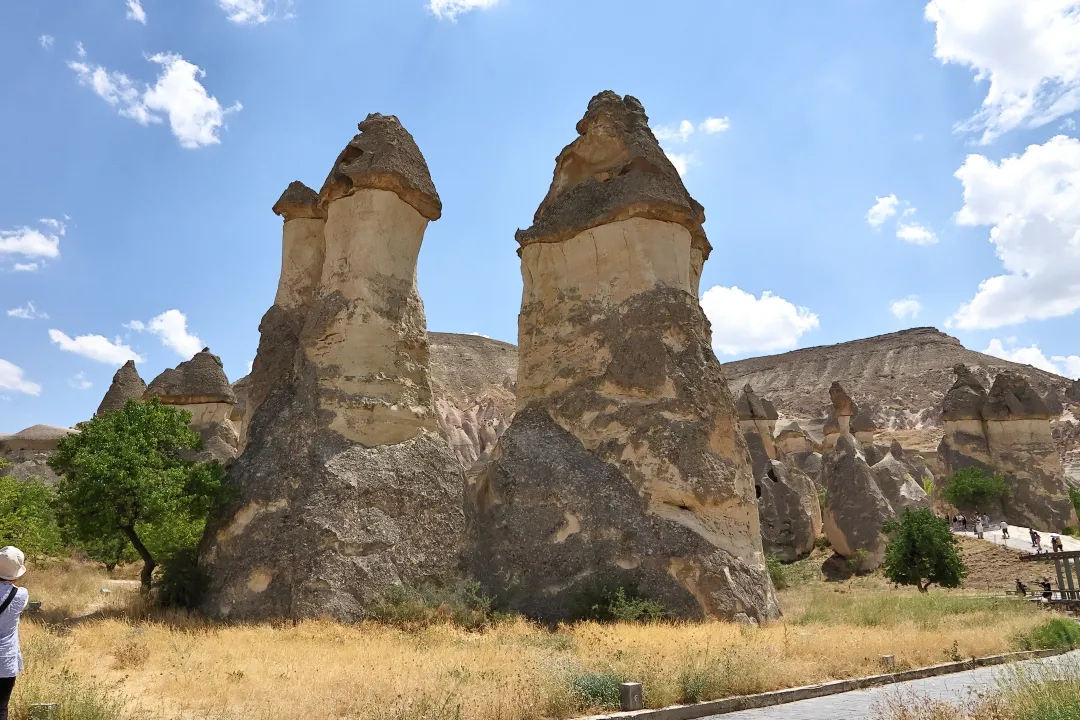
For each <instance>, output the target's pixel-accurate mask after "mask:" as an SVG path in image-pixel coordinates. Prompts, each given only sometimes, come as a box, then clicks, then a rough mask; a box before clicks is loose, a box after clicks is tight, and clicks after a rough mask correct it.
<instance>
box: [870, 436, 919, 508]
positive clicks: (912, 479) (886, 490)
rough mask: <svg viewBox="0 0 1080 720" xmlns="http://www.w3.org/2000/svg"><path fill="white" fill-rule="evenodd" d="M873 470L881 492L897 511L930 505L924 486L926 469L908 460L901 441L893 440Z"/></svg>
mask: <svg viewBox="0 0 1080 720" xmlns="http://www.w3.org/2000/svg"><path fill="white" fill-rule="evenodd" d="M871 471H872V472H873V474H874V480H876V481H877V485H878V488H880V489H881V493H882V494H883V495H884V496H885V499H886V500H888V501H889V504H890V505H892V508H893V510H895V511H896V512H897V513H902V512H903V511H904V510H918V509H920V508H928V507H930V496H929V495H927V494H926V490H925V489H924V488H923V477H924V471H923V470H921V469H920V468H919V467H918V466H917V465H916V464H913V463H911V462H909V461H908V460H907V458H906V457H905V455H904V449H903V448H902V447H901V446H900V443H898V442H893V444H892V446H891V447H890V448H889V451H888V452H887V453H885V454H884V457H883V458H882V459H881V460H879V461H878V462H876V463H874V464H873V466H872V467H871ZM931 479H932V476H931Z"/></svg>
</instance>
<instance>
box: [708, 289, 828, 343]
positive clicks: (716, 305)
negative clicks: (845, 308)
mask: <svg viewBox="0 0 1080 720" xmlns="http://www.w3.org/2000/svg"><path fill="white" fill-rule="evenodd" d="M701 308H702V309H703V310H704V311H705V315H706V316H708V318H709V321H710V322H711V323H712V333H713V348H714V349H715V350H716V351H717V352H718V353H722V354H724V355H739V354H742V353H749V352H768V351H773V350H789V349H791V348H794V347H795V345H796V344H797V343H798V341H799V338H800V337H801V336H802V335H803V334H804V333H806V332H809V331H810V330H813V329H814V328H816V327H817V326H818V324H819V323H818V316H817V315H816V314H814V313H813V312H811V311H810V310H809V308H805V307H799V306H797V305H794V304H793V303H790V302H788V301H787V300H785V299H783V298H781V297H777V296H775V295H773V294H772V293H771V292H769V291H768V290H766V291H765V292H763V293H761V297H760V298H756V297H754V296H753V294H751V293H748V292H746V291H744V290H741V289H739V288H738V287H724V286H722V285H716V286H713V287H711V288H709V289H708V290H706V291H705V294H703V295H702V296H701Z"/></svg>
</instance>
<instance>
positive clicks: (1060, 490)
mask: <svg viewBox="0 0 1080 720" xmlns="http://www.w3.org/2000/svg"><path fill="white" fill-rule="evenodd" d="M954 372H955V374H956V380H955V382H954V383H953V385H952V387H951V388H950V389H949V391H948V393H947V394H946V396H945V399H944V401H943V403H942V414H941V417H942V424H943V425H944V428H945V435H944V437H943V438H942V440H941V444H940V446H939V448H938V454H939V456H940V458H941V461H942V465H943V469H944V474H945V477H946V478H948V477H950V476H951V475H952V474H953V473H955V472H956V471H957V470H961V469H963V468H966V467H977V468H979V469H981V470H983V471H984V472H987V473H1000V474H1002V475H1004V476H1005V478H1006V480H1007V482H1008V484H1009V494H1008V496H1007V497H1006V498H1005V499H1004V500H1003V501H1002V503H1001V508H1000V511H1001V513H1002V514H1003V516H1004V517H1005V519H1006V520H1008V521H1009V522H1011V523H1015V524H1018V525H1030V526H1032V527H1036V528H1039V529H1043V530H1060V529H1061V528H1063V527H1065V526H1066V525H1072V526H1074V527H1075V526H1076V524H1077V523H1076V512H1075V509H1074V508H1073V507H1072V503H1071V501H1070V500H1069V496H1068V486H1067V485H1066V482H1065V470H1064V467H1063V465H1062V461H1061V454H1060V453H1059V452H1058V449H1057V444H1056V442H1055V439H1054V437H1053V434H1052V431H1051V426H1050V409H1049V408H1048V407H1047V406H1046V403H1045V401H1044V400H1043V399H1042V398H1041V397H1040V396H1039V394H1038V393H1037V392H1036V391H1035V390H1034V389H1033V388H1032V387H1031V385H1030V384H1029V383H1028V382H1027V380H1026V379H1025V378H1024V377H1023V376H1021V375H1020V374H1018V373H1013V372H1002V373H1000V374H998V376H997V377H996V378H995V379H994V384H993V386H992V387H991V389H990V392H989V393H987V391H986V389H985V388H984V387H983V385H982V383H981V382H980V381H979V379H978V378H977V377H975V376H974V375H973V374H972V373H971V371H970V370H969V369H968V368H967V367H965V366H963V365H957V366H956V367H955V368H954Z"/></svg>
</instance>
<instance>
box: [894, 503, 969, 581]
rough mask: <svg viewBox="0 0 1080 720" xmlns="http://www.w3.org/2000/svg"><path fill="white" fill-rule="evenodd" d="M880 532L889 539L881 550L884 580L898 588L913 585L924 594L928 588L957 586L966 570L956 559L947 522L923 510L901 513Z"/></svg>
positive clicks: (962, 562)
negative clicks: (895, 584)
mask: <svg viewBox="0 0 1080 720" xmlns="http://www.w3.org/2000/svg"><path fill="white" fill-rule="evenodd" d="M881 529H882V531H883V532H886V533H889V534H891V535H892V537H891V538H890V539H889V544H888V545H887V546H886V547H885V563H884V565H883V570H884V572H885V577H887V578H889V579H890V580H892V581H893V582H894V583H899V584H900V585H915V586H916V587H918V588H919V592H926V590H927V588H929V587H930V585H932V584H934V583H937V584H938V585H941V586H942V587H948V588H954V587H959V585H960V583H961V581H963V579H964V576H965V575H967V568H966V567H965V566H964V561H963V560H961V558H960V553H959V551H958V549H959V541H958V540H957V539H956V536H955V535H953V534H952V532H951V531H950V530H949V523H948V521H946V520H942V519H941V518H939V517H936V516H935V515H934V513H933V512H931V511H930V510H929V509H927V508H922V509H919V510H905V511H904V514H903V515H901V516H900V519H899V520H890V521H888V522H886V523H885V524H884V525H883V526H882V528H881Z"/></svg>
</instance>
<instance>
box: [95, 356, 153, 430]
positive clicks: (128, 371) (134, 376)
mask: <svg viewBox="0 0 1080 720" xmlns="http://www.w3.org/2000/svg"><path fill="white" fill-rule="evenodd" d="M145 393H146V383H145V382H143V379H142V378H141V377H140V376H139V371H138V370H136V369H135V361H134V360H128V361H127V362H126V363H124V366H123V367H122V368H120V369H119V370H117V371H116V374H115V375H113V379H112V385H110V386H109V390H108V392H106V393H105V397H104V398H102V400H101V404H100V405H98V409H97V412H96V413H95V415H98V416H101V415H104V414H105V413H110V412H113V411H115V410H119V409H121V408H123V407H124V404H125V403H126V402H127V401H128V400H141V399H142V396H143V395H144V394H145Z"/></svg>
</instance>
